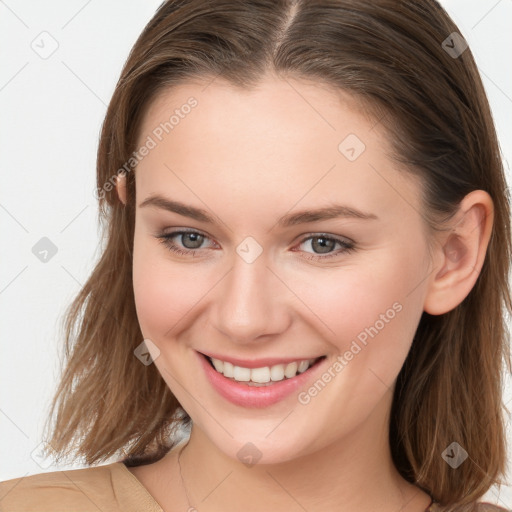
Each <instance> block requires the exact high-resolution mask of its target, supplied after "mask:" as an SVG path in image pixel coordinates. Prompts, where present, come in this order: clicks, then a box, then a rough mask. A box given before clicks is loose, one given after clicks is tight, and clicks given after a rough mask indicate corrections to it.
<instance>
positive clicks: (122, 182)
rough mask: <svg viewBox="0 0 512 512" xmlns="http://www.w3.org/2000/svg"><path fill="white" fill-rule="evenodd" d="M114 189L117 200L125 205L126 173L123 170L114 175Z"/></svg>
mask: <svg viewBox="0 0 512 512" xmlns="http://www.w3.org/2000/svg"><path fill="white" fill-rule="evenodd" d="M116 190H117V196H118V197H119V200H120V201H121V202H122V203H123V204H124V205H126V174H125V173H124V172H123V173H119V174H118V175H117V176H116Z"/></svg>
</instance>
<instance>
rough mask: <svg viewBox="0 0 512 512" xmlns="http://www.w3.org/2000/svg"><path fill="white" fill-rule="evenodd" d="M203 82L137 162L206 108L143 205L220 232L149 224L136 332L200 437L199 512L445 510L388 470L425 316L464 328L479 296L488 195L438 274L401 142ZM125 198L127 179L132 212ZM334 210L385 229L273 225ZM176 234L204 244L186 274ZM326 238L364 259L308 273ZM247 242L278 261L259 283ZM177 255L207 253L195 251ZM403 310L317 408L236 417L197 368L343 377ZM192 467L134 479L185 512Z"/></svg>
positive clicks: (158, 151)
mask: <svg viewBox="0 0 512 512" xmlns="http://www.w3.org/2000/svg"><path fill="white" fill-rule="evenodd" d="M207 83H208V81H206V80H205V81H204V82H202V83H201V82H199V81H198V82H188V83H187V84H183V85H181V86H179V87H175V88H173V89H171V90H168V91H165V92H164V93H162V94H161V95H160V96H158V97H157V98H156V100H154V101H153V103H152V104H151V106H150V108H149V110H148V111H147V112H146V115H145V117H144V120H143V123H142V126H141V131H140V137H139V141H140V143H141V144H142V143H143V142H144V140H146V137H147V136H148V135H151V133H152V130H154V128H155V127H157V126H158V125H159V124H160V123H161V122H163V121H165V120H167V119H168V118H169V115H170V114H172V112H173V111H174V109H176V108H180V106H181V105H183V104H184V103H186V101H187V99H188V98H189V97H190V96H194V97H195V98H196V99H197V101H198V105H197V107H195V108H194V109H193V110H192V111H191V112H190V114H188V115H187V116H184V118H183V119H181V120H180V122H179V124H177V125H176V126H175V127H174V129H173V130H172V132H170V134H168V135H166V136H165V137H164V138H163V140H162V141H161V142H159V143H158V145H157V146H156V147H155V148H154V149H152V150H151V151H150V152H149V154H148V155H147V156H146V157H145V158H144V159H143V160H142V161H141V162H140V163H139V164H138V166H137V169H136V204H137V205H140V204H141V203H142V201H143V200H145V199H146V198H147V197H148V196H149V195H151V194H154V193H159V194H161V195H164V196H166V197H168V198H170V199H174V200H178V201H181V202H184V203H186V204H189V205H192V206H195V207H198V208H203V209H206V210H207V211H208V212H209V213H210V214H211V215H213V216H214V217H215V219H216V223H215V224H212V225H210V224H206V223H204V222H201V221H197V220H193V219H190V218H188V217H184V216H181V215H179V214H177V213H172V212H168V211H165V210H163V209H158V208H155V207H143V208H140V207H137V210H136V225H135V239H134V256H133V285H134V292H135V300H136V307H137V315H138V320H139V323H140V326H141V330H142V333H143V335H144V338H149V339H150V340H151V341H152V342H153V343H154V344H155V345H156V346H157V347H158V349H159V350H160V354H159V356H158V357H156V359H155V361H154V364H156V366H157V368H158V370H159V372H160V373H161V375H162V377H163V378H164V380H165V381H166V383H167V384H168V386H169V388H170V389H171V391H172V392H173V393H174V394H175V396H176V397H177V398H178V400H179V401H180V403H181V404H182V406H183V407H184V408H185V410H186V411H187V412H188V414H189V415H190V416H191V417H192V420H193V427H192V432H191V436H190V440H189V443H188V446H187V447H186V449H185V450H184V451H183V455H182V457H181V465H182V469H183V478H184V480H185V484H186V489H187V493H188V496H189V497H190V501H191V504H192V505H193V506H195V507H196V508H199V509H200V510H201V512H203V511H205V512H208V511H218V510H223V511H224V512H230V511H235V510H242V509H243V510H249V511H261V510H273V511H287V512H290V511H303V510H304V509H305V510H308V512H317V511H325V510H337V511H341V512H348V511H354V510H358V511H360V512H366V511H371V510H372V511H374V510H379V511H381V512H382V511H384V512H385V511H389V512H391V511H398V510H404V511H409V512H413V511H415V512H419V511H423V510H425V508H426V507H427V506H428V504H429V503H430V497H429V496H428V495H427V494H426V493H425V492H423V491H422V490H420V489H419V488H418V487H415V486H413V485H411V484H409V483H408V482H406V481H405V480H404V479H403V478H402V477H401V476H400V475H399V474H398V472H397V470H396V469H395V467H394V465H393V463H392V459H391V454H390V447H389V441H388V421H389V414H390V407H391V399H392V391H393V389H394V385H395V381H396V377H397V375H398V373H399V371H400V369H401V367H402V365H403V363H404V360H405V358H406V356H407V353H408V351H409V349H410V346H411V343H412V339H413V336H414V333H415V330H416V328H417V326H418V323H419V320H420V318H421V315H422V313H423V311H427V312H428V313H430V314H433V315H438V314H443V313H446V312H448V311H450V310H451V309H453V308H454V307H456V306H457V305H458V304H459V303H460V302H462V300H463V299H464V298H465V297H466V296H467V294H468V293H469V292H470V290H471V288H472V287H473V285H474V284H475V281H476V279H477V277H478V273H479V272H480V269H481V267H482V264H483V261H484V256H485V251H486V248H487V245H488V242H489V238H490V234H491V227H492V221H493V210H492V200H491V198H490V196H489V195H488V194H487V193H486V192H484V191H481V190H477V191H473V192H471V193H470V194H468V195H467V196H466V197H465V198H464V200H463V201H462V202H461V204H460V209H459V213H458V214H457V216H456V217H455V218H454V219H453V220H452V221H451V223H450V225H448V228H449V230H448V231H446V232H443V233H441V234H437V235H436V239H435V240H434V242H435V243H434V249H433V252H432V255H431V257H430V255H429V252H428V250H427V241H428V238H427V237H428V234H427V233H428V232H427V230H426V225H425V221H424V219H423V217H422V216H421V214H420V213H419V212H420V211H421V204H420V190H421V189H420V185H419V183H418V182H416V181H414V179H412V178H410V177H409V176H408V175H406V174H405V173H404V172H403V171H401V170H398V168H397V164H396V163H394V162H393V161H392V160H391V159H390V158H389V156H388V155H389V139H388V137H390V136H392V135H390V134H386V133H384V131H383V130H382V129H381V126H379V125H378V124H377V125H376V123H375V121H373V120H371V119H369V118H368V117H366V116H365V115H363V114H362V112H361V111H360V110H359V109H358V108H357V107H358V105H357V103H356V102H355V100H354V99H353V98H351V97H350V96H348V95H347V94H345V93H342V92H340V91H337V92H335V91H333V90H331V89H328V88H327V87H325V86H322V85H320V84H318V83H315V82H307V81H303V80H300V81H299V80H295V79H293V80H292V79H286V80H284V79H279V78H276V77H273V76H265V77H264V78H263V79H262V81H261V83H260V84H259V86H258V87H257V88H255V89H252V90H250V91H243V90H240V89H237V88H234V87H233V86H231V85H229V84H228V83H227V82H224V81H222V80H221V79H220V78H217V79H216V80H215V81H214V82H210V84H209V85H208V86H207V87H206V84H207ZM351 133H352V134H356V135H357V137H358V138H359V139H360V140H361V141H363V142H364V144H365V145H366V149H365V151H364V152H363V153H362V154H361V155H360V156H359V157H358V158H357V159H356V160H355V161H352V162H351V161H349V160H348V159H347V158H346V157H345V156H344V155H343V154H342V153H341V152H340V151H339V150H338V145H339V144H340V142H341V141H342V140H344V138H345V137H346V136H347V135H348V134H351ZM125 187H126V183H125V179H124V178H120V179H119V180H118V185H117V189H118V194H119V199H120V200H121V201H122V202H123V203H126V188H125ZM330 202H336V203H341V204H344V205H349V206H351V207H354V208H357V209H360V210H363V211H365V212H371V213H373V214H374V215H376V216H377V217H378V219H377V220H360V219H348V218H338V219H330V220H322V221H317V222H311V223H308V224H301V225H296V226H292V227H288V228H279V227H278V226H277V225H276V223H277V220H278V219H279V218H280V217H281V216H282V215H285V214H287V213H290V212H291V213H293V212H296V211H298V210H302V209H306V208H308V209H315V208H320V207H323V206H326V205H327V203H330ZM179 228H191V229H195V230H197V231H199V232H201V233H202V234H204V235H205V236H206V238H205V239H204V242H203V244H202V245H201V246H200V249H198V250H197V251H198V252H197V253H196V255H195V256H183V255H176V254H174V253H172V252H171V251H170V250H169V249H168V248H166V247H165V245H163V244H162V243H161V242H160V241H159V240H158V239H157V238H156V236H157V235H159V234H160V233H161V232H162V231H163V230H166V231H167V232H169V231H171V230H178V229H179ZM322 233H326V234H329V235H330V236H334V237H338V238H342V239H343V238H348V239H350V240H352V241H354V242H355V247H356V248H355V250H354V251H352V252H341V247H340V246H338V245H336V246H335V247H334V248H333V249H332V250H331V253H336V252H338V254H337V255H336V256H334V257H332V258H329V259H327V260H325V261H322V260H314V259H311V258H312V257H313V258H314V257H315V255H316V256H322V254H323V253H321V252H319V251H321V248H320V249H319V248H318V245H317V244H314V243H313V242H314V241H315V240H316V241H318V239H313V240H312V239H309V241H307V240H306V241H304V242H303V240H304V239H305V238H306V235H310V236H311V235H315V234H317V236H319V234H322ZM248 236H251V237H253V238H254V239H255V240H256V241H257V242H258V244H259V245H260V246H261V248H262V249H263V252H262V253H261V254H260V255H259V257H258V258H257V259H256V260H255V261H254V262H252V263H250V264H249V263H247V262H246V261H244V259H242V258H241V257H240V256H239V255H238V254H237V252H236V248H237V246H238V245H239V244H240V243H241V242H242V241H243V240H244V239H245V238H246V237H248ZM173 240H174V242H175V243H176V244H177V245H178V246H179V247H180V248H182V249H186V248H187V247H194V246H193V245H192V244H193V241H191V240H190V239H188V238H187V237H180V236H177V237H174V239H173ZM184 244H187V245H184ZM197 246H198V244H196V245H195V247H197ZM397 302H398V303H399V304H400V305H401V306H402V309H401V311H400V312H399V313H397V314H396V315H395V316H394V318H393V319H392V320H389V321H388V322H387V323H386V324H385V327H384V328H382V329H381V330H379V332H378V334H377V335H376V336H375V337H374V338H369V341H368V343H367V345H366V346H364V347H363V348H362V350H361V351H360V352H358V354H357V355H356V356H354V357H353V359H352V360H350V361H349V362H348V364H347V365H346V366H345V367H344V369H343V371H341V372H339V373H338V374H336V377H335V378H333V379H332V380H331V381H330V382H329V383H328V385H326V387H325V388H324V389H323V390H322V391H321V392H320V393H318V394H317V396H315V397H313V398H312V399H311V401H310V402H309V403H308V404H306V405H302V404H300V403H299V402H298V400H297V394H296V393H293V394H292V395H291V396H289V397H288V398H286V399H285V400H282V401H281V402H278V403H277V404H274V405H272V406H269V407H267V408H264V409H249V408H245V407H241V406H238V405H234V404H232V403H230V402H228V401H226V400H225V399H224V398H223V397H221V396H219V395H218V394H217V392H216V391H215V390H214V389H213V388H212V387H211V386H210V384H209V383H208V381H207V380H206V377H205V375H204V372H203V370H202V368H201V366H200V365H199V364H198V362H197V360H196V355H195V351H196V350H197V351H200V352H203V351H206V352H207V351H215V352H217V353H219V354H226V355H228V354H229V355H231V356H233V357H240V358H244V359H251V358H262V357H294V356H298V357H297V358H298V359H301V358H302V356H309V357H315V356H318V355H323V354H325V355H326V356H327V358H328V360H329V365H328V366H331V365H332V364H333V363H334V362H335V361H336V358H337V356H338V355H340V354H344V353H345V352H346V351H347V350H348V349H349V348H350V344H351V342H352V341H353V340H355V339H356V338H357V335H358V334H360V333H361V332H362V331H364V329H365V328H366V327H369V326H373V325H375V323H376V321H377V320H378V319H379V318H380V315H381V314H385V313H386V311H387V310H389V309H390V308H392V305H393V304H394V303H397ZM305 389H307V387H306V388H305ZM247 442H251V443H253V444H254V445H255V446H256V447H257V448H258V450H259V451H260V452H261V459H260V460H259V462H258V463H257V464H256V465H253V466H251V467H247V466H245V465H244V464H242V462H241V461H240V460H239V459H238V457H237V452H238V451H239V450H240V449H241V448H242V447H243V446H244V445H245V444H246V443H247ZM177 451H178V450H176V449H173V450H172V451H171V452H169V454H168V455H167V456H165V457H164V458H163V459H161V460H160V461H158V462H156V463H153V464H149V465H146V466H140V467H136V468H130V470H131V471H132V472H133V474H134V475H135V476H136V477H137V478H138V479H139V480H140V481H141V483H142V484H143V485H144V486H145V487H146V488H147V489H148V490H149V492H150V493H151V494H152V495H153V497H154V498H155V499H156V500H157V501H158V503H159V504H160V505H161V506H162V508H164V510H167V511H171V510H173V511H174V510H184V511H185V510H187V509H188V506H189V505H188V501H187V498H186V495H185V492H184V490H183V487H182V484H181V481H180V474H179V469H178V466H177Z"/></svg>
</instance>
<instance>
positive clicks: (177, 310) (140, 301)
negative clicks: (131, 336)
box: [133, 233, 208, 340]
mask: <svg viewBox="0 0 512 512" xmlns="http://www.w3.org/2000/svg"><path fill="white" fill-rule="evenodd" d="M166 256H167V255H166V249H165V246H163V245H162V246H161V244H160V243H159V242H158V241H153V240H149V237H148V240H145V237H143V236H139V235H138V234H137V233H136V234H135V239H134V254H133V289H134V296H135V306H136V310H137V317H138V320H139V324H140V327H141V330H142V332H143V334H144V336H145V337H147V338H150V339H151V338H153V339H155V340H160V339H163V338H164V337H166V336H172V334H173V332H174V330H176V331H178V330H179V329H180V328H181V327H182V324H183V323H184V322H186V315H187V313H188V312H189V311H190V310H191V309H192V308H193V306H194V304H196V303H197V302H198V301H199V300H200V298H201V297H202V296H203V295H205V294H206V292H207V290H208V287H207V283H205V280H204V279H202V278H201V277H200V275H199V274H198V272H197V269H193V267H194V265H187V264H178V263H176V262H171V261H170V260H169V259H168V258H167V257H166ZM174 328H176V329H174Z"/></svg>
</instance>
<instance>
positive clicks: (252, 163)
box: [136, 77, 418, 210]
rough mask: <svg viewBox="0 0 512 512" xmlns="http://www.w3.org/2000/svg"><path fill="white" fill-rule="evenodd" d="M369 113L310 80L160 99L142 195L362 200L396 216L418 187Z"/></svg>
mask: <svg viewBox="0 0 512 512" xmlns="http://www.w3.org/2000/svg"><path fill="white" fill-rule="evenodd" d="M190 105H194V106H193V107H191V106H190ZM364 112H365V111H364V110H363V105H362V104H361V103H358V101H357V100H356V99H355V98H353V97H352V96H350V95H349V94H347V93H345V92H343V91H335V90H333V89H332V88H330V87H328V86H325V85H322V84H319V83H315V82H310V81H309V82H308V81H302V80H300V81H299V80H292V79H276V78H272V77H269V78H266V79H265V80H262V81H261V82H260V83H259V84H258V85H257V86H255V87H253V88H250V89H241V88H237V87H235V86H233V85H231V84H229V83H227V82H225V81H223V80H221V79H218V78H217V79H215V80H214V81H213V82H212V81H211V80H210V81H200V82H197V81H196V82H187V83H184V84H181V85H179V86H175V87H173V88H171V89H168V90H166V91H163V92H162V93H160V94H159V95H158V97H157V98H156V99H155V100H154V101H153V102H152V103H151V105H150V106H149V108H148V110H147V112H146V115H145V117H144V119H143V122H142V124H141V130H140V137H139V146H140V145H141V144H143V143H144V141H145V140H148V139H147V138H148V137H150V138H151V139H152V140H153V141H154V143H155V144H154V147H153V148H152V149H151V151H150V152H149V154H148V155H147V156H146V157H144V158H143V159H142V161H141V162H140V163H139V165H138V166H137V172H136V176H137V189H138V190H141V191H142V193H144V194H147V193H155V192H162V191H165V190H166V189H167V190H175V189H176V188H179V189H180V194H182V193H183V192H185V193H186V194H187V195H188V196H189V197H190V198H191V199H192V198H193V195H194V192H195V195H196V196H198V195H199V192H201V194H202V195H203V196H208V195H210V194H211V192H212V191H213V190H215V191H217V192H218V191H219V190H220V191H222V192H223V193H226V194H229V195H230V197H231V198H234V197H235V195H237V196H238V197H241V198H243V197H244V194H248V193H250V195H251V197H256V198H259V199H260V200H261V201H265V202H267V203H268V202H269V201H277V202H281V203H282V206H283V207H284V206H286V205H289V206H290V207H291V206H292V203H293V202H297V201H299V200H300V201H301V202H302V204H301V206H307V202H308V201H312V202H318V201H319V200H326V201H337V200H339V199H340V198H341V197H342V198H345V199H351V200H352V199H354V198H356V197H359V198H360V201H362V202H360V204H359V206H360V207H361V208H363V209H371V208H372V207H373V209H374V210H375V207H376V206H377V207H378V208H377V209H381V210H385V209H386V208H388V209H389V208H390V207H393V206H394V207H395V209H396V203H397V199H398V196H399V195H400V194H401V192H403V194H406V195H410V194H411V193H412V194H415V193H416V194H417V192H418V191H417V190H415V185H416V183H415V182H410V179H409V178H408V177H406V175H405V174H404V173H403V171H397V169H396V167H397V165H396V163H395V162H393V161H392V160H391V158H390V157H389V156H388V155H389V153H390V144H389V140H388V138H387V135H386V133H385V132H384V130H383V128H382V126H379V125H378V123H376V122H375V121H374V120H373V119H372V118H370V117H369V116H368V115H366V114H365V113H364ZM383 176H385V179H383ZM178 182H181V183H178ZM187 184H188V189H189V190H188V191H185V190H184V188H187ZM404 187H405V189H404ZM191 189H192V190H191ZM401 189H403V190H401ZM191 193H192V194H191ZM301 198H304V199H301ZM416 199H417V198H416ZM195 201H196V202H197V197H196V198H195ZM242 202H243V199H242ZM409 207H410V206H409Z"/></svg>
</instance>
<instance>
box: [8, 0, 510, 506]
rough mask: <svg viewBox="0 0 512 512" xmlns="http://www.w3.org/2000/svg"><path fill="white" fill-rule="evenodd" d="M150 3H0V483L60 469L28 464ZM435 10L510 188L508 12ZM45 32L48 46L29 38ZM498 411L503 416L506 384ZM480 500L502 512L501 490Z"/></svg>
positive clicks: (88, 257)
mask: <svg viewBox="0 0 512 512" xmlns="http://www.w3.org/2000/svg"><path fill="white" fill-rule="evenodd" d="M160 3H161V0H137V1H130V2H123V1H121V0H109V1H108V2H100V1H99V0H88V1H87V0H67V1H64V0H60V1H57V0H54V1H46V2H26V1H25V2H20V1H15V0H6V1H2V0H0V48H1V49H2V51H1V54H0V55H1V65H0V108H1V112H2V115H1V123H0V129H1V133H0V151H1V158H0V165H1V166H2V172H1V175H0V179H1V187H0V222H1V224H0V225H1V227H2V241H1V243H0V257H1V260H0V261H1V262H2V264H1V265H0V311H1V315H2V322H1V324H0V336H1V340H2V345H1V347H2V356H1V358H0V375H1V379H2V381H1V386H0V389H1V392H0V480H6V479H10V478H15V477H19V476H24V475H27V474H34V473H40V472H43V471H53V470H56V469H63V468H64V467H63V466H61V467H56V466H51V467H50V466H48V464H49V462H46V465H45V463H44V462H41V461H39V462H36V460H37V457H36V460H34V459H33V458H32V457H31V454H32V453H33V452H34V453H37V449H38V445H39V443H40V441H41V435H42V427H43V423H44V419H45V416H46V412H47V408H48V406H49V403H50V399H51V397H52V395H53V392H54V391H55V387H56V383H57V378H58V375H59V368H60V363H59V351H60V349H59V346H60V341H61V336H60V332H61V331H60V322H61V318H62V314H63V312H64V308H65V306H66V305H67V304H69V303H70V301H71V300H72V299H73V298H74V297H75V295H76V294H77V293H78V291H79V289H80V288H81V285H82V284H83V283H84V282H85V281H86V278H87V277H88V275H89V274H90V272H91V270H92V268H93V266H94V262H95V261H96V259H97V257H98V251H97V249H98V244H99V231H98V227H97V226H98V224H97V204H96V200H95V198H94V196H93V190H94V189H95V187H96V184H95V159H96V150H97V143H98V136H99V131H100V127H101V123H102V121H103V118H104V115H105V111H106V106H107V104H108V102H109V100H110V97H111V95H112V93H113V90H114V86H115V83H116V81H117V79H118V77H119V73H120V71H121V68H122V65H123V64H124V61H125V59H126V57H127V55H128V52H129V50H130V48H131V46H132V45H133V43H134V42H135V40H136V38H137V36H138V35H139V33H140V32H141V30H142V29H143V27H144V26H145V24H146V23H147V21H149V19H150V18H151V16H152V15H153V13H154V11H155V10H156V8H157V7H158V6H159V5H160ZM441 3H442V5H443V6H444V7H445V8H446V9H447V11H448V12H449V14H450V15H451V16H452V17H453V19H454V21H455V22H456V23H457V25H458V26H459V29H460V32H461V33H462V35H463V36H464V37H465V38H466V40H467V42H468V43H469V45H470V48H471V50H472V52H473V54H474V56H475V58H476V61H477V64H478V67H479V69H480V72H481V74H482V77H483V81H484V84H485V87H486V90H487V93H488V96H489V100H490V103H491V107H492V109H493V114H494V118H495V122H496V126H497V130H498V134H499V137H500V141H501V147H502V152H503V156H504V159H505V167H506V169H507V174H508V179H509V183H510V167H509V162H510V159H511V156H512V147H511V141H512V125H511V122H510V121H511V119H512V74H511V73H510V54H511V49H512V30H511V22H512V2H511V1H510V0H499V1H496V0H472V1H468V0H444V1H442V2H441ZM45 31H46V32H48V33H49V34H50V35H51V36H48V35H44V36H40V34H41V32H45ZM41 37H45V38H46V40H45V41H46V45H45V47H46V48H51V44H58V48H57V50H56V51H55V52H54V53H53V54H52V55H51V56H49V57H48V58H46V59H43V58H41V57H40V56H39V55H38V54H37V53H36V52H35V51H34V49H33V48H32V46H35V45H36V44H37V42H38V41H40V38H41ZM52 39H53V40H55V41H56V42H55V43H52ZM506 62H509V65H506ZM42 237H48V238H49V239H50V240H51V241H52V242H53V243H54V244H55V246H56V247H57V253H56V254H55V256H54V257H53V258H51V259H50V260H49V261H48V262H47V263H43V262H41V261H40V260H39V259H38V258H36V257H35V255H34V254H33V253H32V247H33V246H34V245H35V244H36V243H37V242H38V241H39V240H40V239H41V238H42ZM507 382H508V379H507ZM509 401H510V402H509ZM504 402H505V403H507V402H508V405H507V407H509V408H510V405H511V403H512V389H511V386H509V385H507V389H506V390H505V394H504ZM510 438H512V436H511V435H510V433H509V439H510ZM511 442H512V440H509V443H511ZM511 451H512V445H511V447H510V448H509V453H511ZM509 459H510V457H509ZM39 464H42V465H39ZM78 467H82V466H79V465H75V466H68V467H67V468H78ZM507 481H510V482H511V483H512V478H511V476H510V475H508V478H507ZM485 499H486V500H488V501H491V502H493V503H498V504H500V505H501V506H505V507H508V508H512V487H508V486H502V488H501V492H499V490H498V489H494V488H493V489H491V490H490V491H489V492H488V493H487V495H486V496H485Z"/></svg>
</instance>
